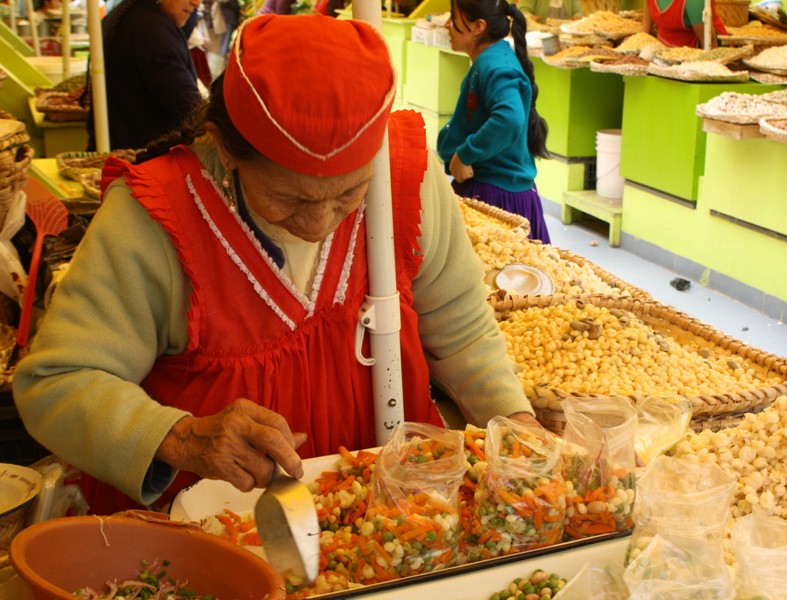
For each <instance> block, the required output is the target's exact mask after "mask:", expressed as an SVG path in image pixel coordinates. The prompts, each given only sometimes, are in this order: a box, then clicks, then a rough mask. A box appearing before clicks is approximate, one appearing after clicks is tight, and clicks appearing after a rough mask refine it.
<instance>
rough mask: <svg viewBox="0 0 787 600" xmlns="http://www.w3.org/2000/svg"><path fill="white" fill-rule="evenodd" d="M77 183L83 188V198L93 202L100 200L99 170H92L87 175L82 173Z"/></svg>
mask: <svg viewBox="0 0 787 600" xmlns="http://www.w3.org/2000/svg"><path fill="white" fill-rule="evenodd" d="M79 182H80V183H81V184H82V187H84V188H85V196H86V197H88V198H91V199H93V200H99V199H101V169H92V170H91V171H90V172H89V173H82V175H80V176H79Z"/></svg>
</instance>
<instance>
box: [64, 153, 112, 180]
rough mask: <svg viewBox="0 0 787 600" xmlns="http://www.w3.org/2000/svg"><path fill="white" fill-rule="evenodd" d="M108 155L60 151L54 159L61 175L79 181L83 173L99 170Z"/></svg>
mask: <svg viewBox="0 0 787 600" xmlns="http://www.w3.org/2000/svg"><path fill="white" fill-rule="evenodd" d="M108 156H109V154H108V153H101V152H61V153H60V154H57V155H56V156H55V161H56V162H57V168H58V170H59V171H60V174H61V175H62V176H63V177H67V178H68V179H73V180H74V181H80V177H81V176H82V175H84V174H85V173H90V172H91V171H95V170H96V169H99V170H101V168H102V167H103V166H104V163H105V162H106V160H107V157H108ZM91 165H92V166H91Z"/></svg>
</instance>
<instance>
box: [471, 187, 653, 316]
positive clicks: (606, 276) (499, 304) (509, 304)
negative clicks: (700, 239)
mask: <svg viewBox="0 0 787 600" xmlns="http://www.w3.org/2000/svg"><path fill="white" fill-rule="evenodd" d="M457 199H458V200H459V201H460V202H463V203H464V204H466V205H467V206H469V207H470V208H472V209H473V210H477V211H478V212H480V213H483V214H485V215H488V216H490V217H492V218H494V219H496V220H498V221H500V222H501V224H502V225H505V226H508V227H509V228H511V229H514V228H516V227H519V228H521V229H522V230H523V231H524V234H525V236H527V235H528V234H529V233H530V222H529V221H528V220H527V219H526V218H524V217H522V216H520V215H515V214H513V213H510V212H507V211H505V210H502V209H500V208H497V207H496V206H491V205H489V204H486V203H485V202H482V201H480V200H475V199H473V198H461V197H457ZM534 243H536V242H534ZM551 248H552V249H553V250H554V251H556V252H557V255H558V257H559V258H560V259H562V260H565V261H568V262H572V263H575V264H576V265H578V266H579V267H584V268H588V269H589V270H590V271H592V272H593V273H594V274H595V275H596V276H597V277H598V278H599V279H600V280H601V281H602V282H603V283H605V284H607V285H608V286H609V287H610V288H614V289H619V290H620V291H621V292H622V293H625V294H628V295H630V296H631V297H632V298H640V299H643V300H649V299H651V295H650V294H649V293H648V292H646V291H645V290H643V289H641V288H639V287H637V286H634V285H631V284H629V283H627V282H625V281H623V280H622V279H620V278H619V277H617V276H615V275H613V274H612V273H610V272H608V271H606V270H605V269H602V268H601V267H600V266H598V265H596V264H595V263H593V262H592V261H590V260H588V259H586V258H585V257H583V256H580V255H578V254H574V253H573V252H570V251H569V250H563V249H562V248H558V247H556V246H551ZM547 275H551V274H550V273H547ZM555 296H556V297H560V298H574V297H583V296H582V295H580V296H568V295H566V294H556V295H555ZM533 297H534V296H522V295H519V294H511V293H508V292H505V291H502V290H499V291H497V292H495V293H493V294H492V295H491V296H489V298H487V300H488V302H489V303H490V304H491V305H492V308H493V309H494V310H495V312H496V313H497V314H498V316H499V315H501V314H503V313H505V312H507V311H510V310H515V308H514V307H522V306H525V305H527V303H528V302H530V300H529V298H533Z"/></svg>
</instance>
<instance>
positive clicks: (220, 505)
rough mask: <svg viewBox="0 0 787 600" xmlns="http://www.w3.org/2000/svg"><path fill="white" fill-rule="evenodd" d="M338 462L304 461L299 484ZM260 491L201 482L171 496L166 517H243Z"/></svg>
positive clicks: (335, 457)
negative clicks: (226, 512)
mask: <svg viewBox="0 0 787 600" xmlns="http://www.w3.org/2000/svg"><path fill="white" fill-rule="evenodd" d="M370 450H371V452H379V450H380V448H371V449H370ZM353 454H354V453H353ZM340 459H341V455H339V454H329V455H327V456H320V457H318V458H307V459H305V460H304V461H303V477H302V481H304V482H306V483H310V482H312V481H314V480H315V479H317V478H318V477H319V476H320V475H321V474H322V473H323V471H335V470H336V468H337V465H338V464H339V460H340ZM263 491H264V490H262V489H255V490H252V491H250V492H241V491H240V490H238V489H237V488H235V487H234V486H233V485H232V484H229V483H227V482H226V481H218V480H215V479H202V480H200V481H198V482H197V483H195V484H194V485H192V486H191V487H188V488H186V489H185V490H181V491H180V492H179V493H178V495H177V496H175V499H174V500H173V501H172V507H171V508H170V511H169V516H170V518H171V519H172V520H173V521H194V522H198V521H200V520H202V519H205V518H207V517H210V516H212V515H219V514H221V513H222V512H223V511H224V509H225V508H226V509H228V510H231V511H232V512H234V513H236V514H239V515H241V516H242V515H243V513H246V512H252V511H253V510H254V505H255V504H256V503H257V498H259V497H260V495H261V494H262V492H263Z"/></svg>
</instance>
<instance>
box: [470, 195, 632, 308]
mask: <svg viewBox="0 0 787 600" xmlns="http://www.w3.org/2000/svg"><path fill="white" fill-rule="evenodd" d="M459 206H460V208H461V210H462V216H463V218H464V223H465V229H466V230H467V235H468V236H469V237H470V241H471V242H472V244H473V249H474V250H475V252H476V254H477V255H478V257H479V258H480V259H481V262H482V263H483V264H484V268H485V270H486V271H491V270H492V269H500V268H502V267H504V266H506V265H510V264H528V265H531V266H533V267H536V268H537V269H541V270H542V271H544V272H545V273H546V274H547V275H549V276H550V278H551V279H552V282H553V283H554V285H555V290H554V292H555V293H556V294H566V295H572V296H577V295H580V294H605V295H608V296H625V297H627V296H631V294H630V293H629V292H628V290H621V289H620V288H616V287H612V286H611V285H609V284H608V283H607V282H605V281H604V280H603V279H601V277H599V276H598V275H597V274H596V273H595V272H593V270H592V268H591V267H590V265H587V264H585V265H580V264H579V263H576V262H573V261H570V260H566V259H564V258H561V257H560V254H559V253H558V251H557V249H556V248H555V247H553V246H551V245H549V244H541V243H538V242H532V241H530V240H529V239H528V237H527V232H526V231H525V230H523V229H522V228H520V227H512V226H511V225H509V224H507V223H504V222H503V221H500V220H499V219H496V218H494V217H492V216H490V215H486V214H484V213H483V212H481V211H479V210H476V209H475V208H472V207H470V206H468V205H467V204H465V203H464V202H459ZM489 291H490V292H491V291H492V290H491V289H490V290H489Z"/></svg>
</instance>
